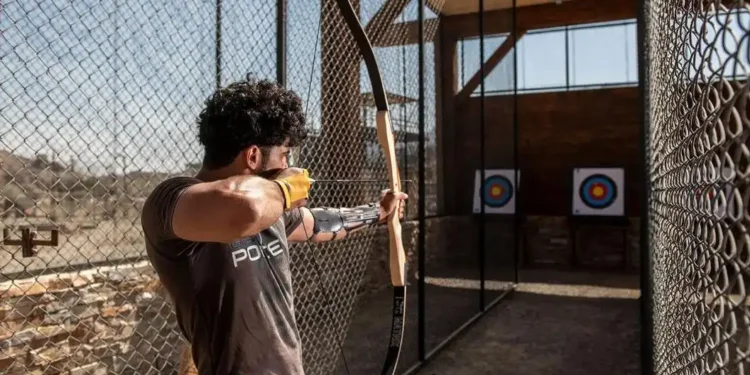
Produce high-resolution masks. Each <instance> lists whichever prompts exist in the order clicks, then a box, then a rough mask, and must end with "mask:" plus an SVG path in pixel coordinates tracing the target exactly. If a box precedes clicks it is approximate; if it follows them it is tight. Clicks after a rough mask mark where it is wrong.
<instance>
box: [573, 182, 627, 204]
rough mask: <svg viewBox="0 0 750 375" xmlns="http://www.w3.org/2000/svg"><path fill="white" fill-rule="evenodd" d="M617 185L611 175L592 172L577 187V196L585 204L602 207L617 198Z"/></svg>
mask: <svg viewBox="0 0 750 375" xmlns="http://www.w3.org/2000/svg"><path fill="white" fill-rule="evenodd" d="M617 194H618V191H617V185H616V184H615V181H614V180H612V178H611V177H609V176H607V175H603V174H593V175H591V176H588V177H586V178H585V179H584V180H583V181H582V182H581V186H580V187H579V188H578V196H579V197H580V198H581V201H582V202H583V204H585V205H586V206H589V207H591V208H595V209H599V210H601V209H604V208H607V207H609V206H611V205H612V204H613V203H614V202H615V201H616V200H617Z"/></svg>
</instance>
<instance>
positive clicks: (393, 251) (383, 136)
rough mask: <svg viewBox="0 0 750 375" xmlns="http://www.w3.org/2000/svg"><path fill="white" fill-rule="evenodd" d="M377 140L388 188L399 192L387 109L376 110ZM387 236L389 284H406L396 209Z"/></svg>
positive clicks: (394, 141)
mask: <svg viewBox="0 0 750 375" xmlns="http://www.w3.org/2000/svg"><path fill="white" fill-rule="evenodd" d="M375 121H376V124H377V132H378V141H379V142H380V147H381V148H382V149H383V153H384V154H385V155H384V156H385V160H386V161H387V162H386V165H387V168H388V180H389V182H390V185H389V188H390V189H391V191H392V192H394V193H399V192H401V186H400V185H401V183H400V181H401V179H400V177H399V175H398V164H397V162H396V160H397V159H396V146H395V144H396V140H395V138H394V136H393V129H392V128H391V116H390V114H389V113H388V111H378V112H377V115H376V118H375ZM388 236H389V239H390V267H391V284H393V286H394V287H397V286H404V285H406V280H405V279H406V272H405V271H406V269H405V268H406V253H405V252H404V244H403V241H402V239H401V221H399V213H398V210H396V212H394V213H393V215H391V216H390V217H389V218H388Z"/></svg>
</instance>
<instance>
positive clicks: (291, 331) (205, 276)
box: [141, 177, 304, 375]
mask: <svg viewBox="0 0 750 375" xmlns="http://www.w3.org/2000/svg"><path fill="white" fill-rule="evenodd" d="M196 183H200V181H199V180H197V179H195V178H191V177H175V178H171V179H168V180H166V181H164V182H162V183H161V184H159V186H157V187H156V189H154V191H153V192H152V193H151V195H150V196H149V197H148V199H147V200H146V202H145V204H144V207H143V212H142V215H141V224H142V225H143V231H144V234H145V237H146V250H147V253H148V256H149V258H150V260H151V263H152V264H153V266H154V268H155V269H156V272H157V273H158V275H159V278H160V280H161V282H162V284H164V287H165V288H166V290H167V291H168V292H169V294H170V296H171V298H172V300H173V302H174V306H175V311H176V314H177V322H178V324H179V326H180V329H181V330H182V333H183V334H184V335H185V337H186V338H187V339H188V341H190V343H191V344H192V351H193V359H194V361H195V365H196V367H197V369H198V371H199V372H200V374H201V375H230V374H232V375H235V374H243V375H244V374H248V375H249V374H252V375H261V374H268V375H271V374H273V375H301V374H304V371H303V368H302V349H301V343H300V338H299V331H298V330H297V325H296V323H295V318H294V301H293V293H292V278H291V272H290V268H289V246H288V244H287V235H289V234H290V233H291V232H292V231H293V230H294V229H295V228H296V227H297V226H298V225H299V224H300V223H301V219H300V216H299V214H298V210H294V211H290V212H289V213H287V214H285V215H283V216H282V217H281V218H280V219H279V221H277V222H276V223H274V224H273V225H272V226H271V227H270V228H268V229H266V230H264V231H263V232H261V233H260V234H259V235H257V236H252V237H247V238H243V239H240V240H238V241H235V242H233V243H231V244H221V243H199V242H191V241H185V240H182V239H180V238H178V237H176V236H175V234H174V232H173V230H172V216H173V215H174V208H175V205H176V203H177V199H178V197H179V196H180V194H181V193H182V192H183V191H184V190H185V189H186V188H187V187H188V186H190V185H193V184H196Z"/></svg>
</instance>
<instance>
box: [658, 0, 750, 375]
mask: <svg viewBox="0 0 750 375" xmlns="http://www.w3.org/2000/svg"><path fill="white" fill-rule="evenodd" d="M644 6H645V8H644V12H645V13H644V14H645V16H644V21H645V22H644V28H645V34H644V35H645V46H644V47H645V50H644V51H645V58H644V62H645V64H644V65H645V66H644V68H645V78H646V79H645V82H644V84H645V85H646V86H645V88H646V90H645V94H646V98H645V99H646V116H647V119H648V120H647V132H646V134H645V137H646V140H645V141H646V148H647V162H648V181H647V182H648V185H649V186H650V191H649V196H648V209H649V215H650V220H649V223H648V230H649V232H650V235H649V237H648V239H647V241H648V248H649V253H648V255H647V256H648V257H649V261H648V262H647V264H650V266H649V267H648V268H647V269H645V270H644V272H648V275H649V278H648V280H649V285H651V289H650V290H647V293H646V294H645V297H646V298H647V299H648V300H647V301H646V302H647V303H649V304H650V306H651V309H652V310H653V315H652V318H653V335H651V336H652V337H647V340H648V341H647V342H646V343H647V344H648V343H649V342H651V343H652V344H653V362H654V364H653V365H654V370H655V371H654V372H655V373H657V374H744V373H747V372H748V370H750V366H748V362H750V361H749V360H748V353H749V351H750V348H749V347H748V345H750V343H749V342H748V332H749V331H748V329H749V327H748V324H749V323H750V314H749V312H750V310H749V309H748V298H747V291H746V286H745V281H746V280H748V269H750V268H748V262H749V260H750V246H749V245H750V237H749V236H748V232H747V228H748V227H749V226H750V222H749V221H748V220H750V218H749V217H748V211H747V208H746V207H745V205H747V204H748V203H747V202H748V197H749V196H750V189H748V186H749V185H748V181H750V180H748V171H749V169H748V168H749V167H750V164H749V163H748V162H749V161H750V152H748V136H749V135H750V131H749V130H748V129H749V128H748V127H749V126H750V120H748V109H747V103H748V88H749V86H748V81H747V78H748V70H747V69H748V67H750V60H749V59H748V58H749V55H748V51H749V49H748V36H750V16H749V13H748V10H749V9H750V8H748V4H746V3H745V2H744V1H670V0H649V1H645V3H644ZM647 286H648V285H647ZM647 286H646V287H647ZM648 292H651V293H650V294H651V295H650V294H649V293H648ZM646 328H648V327H646ZM646 332H649V330H647V331H646ZM649 354H650V353H649Z"/></svg>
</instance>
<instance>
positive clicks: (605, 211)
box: [573, 168, 625, 216]
mask: <svg viewBox="0 0 750 375" xmlns="http://www.w3.org/2000/svg"><path fill="white" fill-rule="evenodd" d="M624 181H625V170H624V169H622V168H576V169H574V170H573V215H584V216H588V215H594V216H623V215H625V204H624V199H623V193H622V192H623V191H625V190H623V189H624V186H625V185H624Z"/></svg>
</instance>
